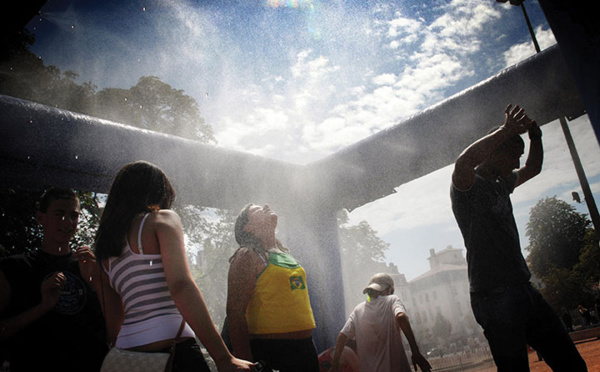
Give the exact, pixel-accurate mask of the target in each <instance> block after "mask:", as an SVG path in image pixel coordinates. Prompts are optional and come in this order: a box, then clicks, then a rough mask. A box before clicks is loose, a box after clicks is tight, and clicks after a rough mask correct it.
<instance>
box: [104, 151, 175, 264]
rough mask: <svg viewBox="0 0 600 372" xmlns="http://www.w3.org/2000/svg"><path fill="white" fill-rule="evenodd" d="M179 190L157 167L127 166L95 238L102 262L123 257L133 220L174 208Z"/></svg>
mask: <svg viewBox="0 0 600 372" xmlns="http://www.w3.org/2000/svg"><path fill="white" fill-rule="evenodd" d="M174 201H175V190H174V189H173V186H172V185H171V182H170V181H169V179H168V178H167V175H166V174H165V173H164V172H163V171H162V170H161V169H160V168H159V167H157V166H156V165H154V164H151V163H148V162H146V161H136V162H133V163H129V164H127V165H125V166H124V167H123V168H121V170H120V171H119V173H118V174H117V176H116V177H115V180H114V181H113V184H112V186H111V188H110V192H109V194H108V199H107V200H106V206H105V208H104V212H102V217H101V218H100V225H99V227H98V231H97V233H96V238H95V251H96V255H97V256H98V258H99V259H106V258H109V257H113V256H120V255H121V252H122V250H123V247H124V246H125V243H126V237H127V232H128V231H129V228H130V227H131V222H132V220H133V218H134V217H135V216H136V215H138V214H140V213H146V212H157V211H158V210H160V209H170V208H171V205H172V204H173V202H174Z"/></svg>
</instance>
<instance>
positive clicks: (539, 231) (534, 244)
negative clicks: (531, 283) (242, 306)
mask: <svg viewBox="0 0 600 372" xmlns="http://www.w3.org/2000/svg"><path fill="white" fill-rule="evenodd" d="M529 215H530V217H529V222H528V223H527V230H526V231H527V236H528V237H529V247H528V248H527V249H528V250H529V251H530V254H529V260H530V262H531V269H532V271H533V272H534V273H535V274H536V275H538V276H540V277H544V276H545V275H547V274H548V273H549V272H550V271H551V270H552V269H561V268H567V269H570V268H572V267H573V266H574V265H576V264H577V263H578V262H579V255H580V253H581V250H582V248H583V239H584V236H585V234H586V231H587V228H588V225H589V224H590V222H589V220H588V219H587V218H586V216H585V215H583V214H581V213H577V212H576V211H575V208H574V207H573V206H571V205H569V204H568V203H567V202H565V201H562V200H559V199H557V198H556V197H552V198H544V199H542V200H540V201H538V202H537V203H536V205H535V206H533V208H531V211H530V214H529Z"/></svg>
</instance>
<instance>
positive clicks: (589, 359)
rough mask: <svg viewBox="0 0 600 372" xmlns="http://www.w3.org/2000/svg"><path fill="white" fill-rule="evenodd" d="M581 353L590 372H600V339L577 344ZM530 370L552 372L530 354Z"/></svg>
mask: <svg viewBox="0 0 600 372" xmlns="http://www.w3.org/2000/svg"><path fill="white" fill-rule="evenodd" d="M576 345H577V349H578V350H579V353H580V354H581V356H582V357H583V359H584V360H585V363H586V364H587V367H588V372H600V339H595V340H590V341H581V342H578V343H577V344H576ZM529 369H530V370H531V371H532V372H552V370H551V369H550V367H548V365H547V364H546V363H544V362H543V361H541V362H540V361H538V357H537V354H536V353H535V351H534V352H531V353H529ZM468 371H469V372H476V371H477V372H496V368H495V367H491V368H483V369H470V370H468Z"/></svg>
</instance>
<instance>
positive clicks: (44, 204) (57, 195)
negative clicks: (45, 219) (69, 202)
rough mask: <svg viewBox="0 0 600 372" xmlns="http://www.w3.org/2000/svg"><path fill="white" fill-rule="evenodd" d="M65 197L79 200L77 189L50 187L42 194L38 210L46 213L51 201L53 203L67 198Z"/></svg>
mask: <svg viewBox="0 0 600 372" xmlns="http://www.w3.org/2000/svg"><path fill="white" fill-rule="evenodd" d="M65 199H75V200H77V201H79V198H78V197H77V194H76V193H75V191H73V190H71V189H63V188H54V187H53V188H50V189H48V190H46V191H45V192H44V193H43V194H42V197H41V198H40V201H39V202H38V203H37V210H38V211H40V212H42V213H46V212H47V211H48V207H49V206H50V203H52V202H53V201H55V200H65Z"/></svg>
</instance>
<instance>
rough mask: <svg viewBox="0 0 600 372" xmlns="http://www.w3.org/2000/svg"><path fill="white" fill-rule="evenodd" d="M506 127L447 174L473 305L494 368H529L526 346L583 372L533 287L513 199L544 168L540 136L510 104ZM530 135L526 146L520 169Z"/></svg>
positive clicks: (560, 366)
mask: <svg viewBox="0 0 600 372" xmlns="http://www.w3.org/2000/svg"><path fill="white" fill-rule="evenodd" d="M505 114H506V119H505V121H504V124H503V125H501V126H500V127H498V128H494V129H492V130H491V131H490V132H489V133H488V134H487V135H486V136H484V137H482V138H480V139H479V140H477V141H475V142H474V143H473V144H471V145H470V146H469V147H467V148H466V149H465V150H464V151H463V152H462V153H461V154H460V156H459V157H458V159H457V160H456V163H455V165H454V172H453V173H452V187H451V190H450V198H451V201H452V211H453V212H454V216H455V218H456V222H457V223H458V226H459V228H460V230H461V233H462V235H463V238H464V242H465V247H466V248H467V264H468V274H469V284H470V291H471V307H472V309H473V313H474V315H475V319H477V322H478V323H479V324H480V325H481V326H482V327H483V330H484V334H485V336H486V338H487V340H488V342H489V345H490V349H491V351H492V355H493V357H494V361H495V363H496V366H497V367H498V371H510V372H515V371H529V359H528V355H527V345H530V346H531V347H533V348H534V349H535V350H536V351H538V352H539V353H540V354H541V355H542V357H543V359H544V361H545V362H546V363H547V364H548V365H549V366H550V367H551V368H552V369H553V370H555V371H587V367H586V365H585V362H584V360H583V359H582V358H581V356H580V355H579V352H578V351H577V348H576V347H575V345H574V344H573V341H572V340H571V338H570V337H569V335H568V334H567V332H566V330H565V327H564V326H563V325H562V322H561V321H560V319H559V318H558V316H557V315H556V314H555V313H554V311H553V310H552V308H551V307H550V305H548V303H547V302H546V301H545V300H544V299H543V298H542V296H541V295H540V293H539V292H538V291H537V290H536V289H535V288H533V287H532V286H531V284H530V283H529V279H530V277H531V274H530V272H529V269H528V267H527V264H526V262H525V259H524V257H523V254H522V253H521V245H520V241H519V233H518V230H517V225H516V223H515V219H514V215H513V209H512V204H511V201H510V194H511V193H512V192H513V191H514V189H515V188H516V187H518V186H520V185H522V184H523V183H524V182H526V181H528V180H530V179H531V178H533V177H535V176H536V175H538V174H539V173H540V171H541V169H542V162H543V153H544V151H543V146H542V132H541V130H540V128H539V127H538V125H537V124H536V123H535V121H533V120H531V119H529V118H528V117H527V116H526V115H525V113H524V111H523V110H522V109H520V108H519V106H515V107H514V108H513V107H512V106H511V105H509V106H508V107H507V108H506V110H505ZM525 132H528V133H529V139H530V148H529V154H528V157H527V161H526V163H525V165H523V166H521V165H520V158H521V156H522V155H523V152H524V148H525V144H524V142H523V139H522V138H521V134H524V133H525Z"/></svg>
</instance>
